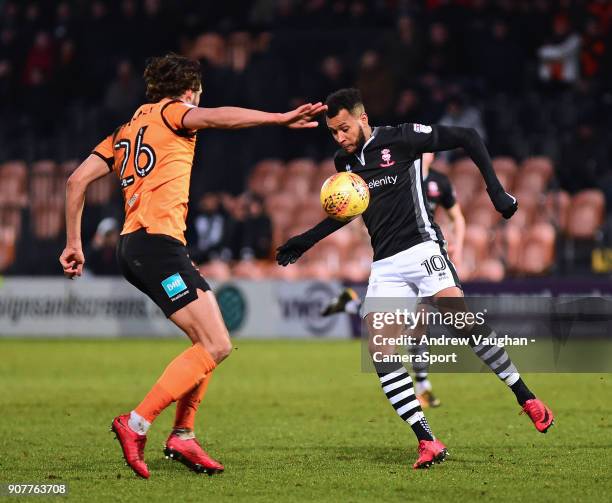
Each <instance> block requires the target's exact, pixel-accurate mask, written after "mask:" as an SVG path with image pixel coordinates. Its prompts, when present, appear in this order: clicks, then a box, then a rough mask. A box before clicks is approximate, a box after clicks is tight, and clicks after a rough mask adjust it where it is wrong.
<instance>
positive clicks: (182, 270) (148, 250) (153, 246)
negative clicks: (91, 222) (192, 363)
mask: <svg viewBox="0 0 612 503" xmlns="http://www.w3.org/2000/svg"><path fill="white" fill-rule="evenodd" d="M117 262H118V263H119V268H120V269H121V272H122V273H123V275H124V276H125V279H127V280H128V281H129V282H130V283H131V284H132V285H134V286H135V287H136V288H138V289H139V290H140V291H141V292H143V293H146V294H147V295H148V296H149V297H150V298H151V300H153V302H155V304H157V305H158V306H159V308H160V309H161V310H162V311H163V312H164V314H165V315H166V317H170V316H171V315H172V314H174V313H175V312H176V311H178V310H179V309H181V308H183V307H185V306H186V305H187V304H189V303H190V302H193V301H194V300H196V299H197V298H198V292H197V290H198V289H200V290H202V291H203V292H206V291H207V290H210V286H209V285H208V283H207V282H206V280H205V279H204V278H203V277H202V276H200V273H199V271H198V270H197V269H196V268H195V266H194V265H193V264H192V262H191V259H190V258H189V254H188V253H187V248H186V247H185V246H184V245H183V243H181V242H180V241H178V240H177V239H174V238H172V237H170V236H166V235H164V234H148V233H147V232H146V231H145V230H144V229H139V230H137V231H135V232H131V233H129V234H124V235H123V236H121V237H120V238H119V244H118V245H117Z"/></svg>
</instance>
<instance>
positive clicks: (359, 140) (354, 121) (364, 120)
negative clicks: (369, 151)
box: [325, 109, 368, 154]
mask: <svg viewBox="0 0 612 503" xmlns="http://www.w3.org/2000/svg"><path fill="white" fill-rule="evenodd" d="M325 120H326V121H327V127H328V128H329V130H330V132H331V134H332V136H333V137H334V140H336V143H338V145H340V146H341V147H342V148H343V149H344V150H345V151H346V152H347V153H349V154H354V153H355V152H357V150H359V149H360V148H361V147H362V146H363V144H364V143H365V133H364V127H365V126H367V124H368V116H367V115H366V114H365V113H362V114H359V115H357V116H355V115H353V114H351V113H350V112H349V111H348V110H346V109H342V110H340V112H338V115H336V116H335V117H331V118H330V117H326V119H325Z"/></svg>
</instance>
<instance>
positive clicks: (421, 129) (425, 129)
mask: <svg viewBox="0 0 612 503" xmlns="http://www.w3.org/2000/svg"><path fill="white" fill-rule="evenodd" d="M412 127H413V129H414V132H415V133H427V134H429V133H431V126H424V125H423V124H413V125H412Z"/></svg>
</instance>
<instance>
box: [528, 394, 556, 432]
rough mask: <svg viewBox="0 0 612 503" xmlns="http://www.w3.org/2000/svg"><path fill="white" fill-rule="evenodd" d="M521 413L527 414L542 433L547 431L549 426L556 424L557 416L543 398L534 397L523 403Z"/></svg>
mask: <svg viewBox="0 0 612 503" xmlns="http://www.w3.org/2000/svg"><path fill="white" fill-rule="evenodd" d="M520 413H521V414H527V415H528V416H529V418H530V419H531V420H532V421H533V424H534V426H535V427H536V429H537V430H538V431H539V432H540V433H546V432H547V431H548V428H550V427H551V426H552V425H553V424H555V416H554V415H553V413H552V410H550V409H549V408H548V407H546V405H544V402H542V400H538V399H537V398H532V399H531V400H527V401H526V402H525V405H523V410H522V411H521V412H520Z"/></svg>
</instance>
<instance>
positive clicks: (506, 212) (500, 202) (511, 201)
mask: <svg viewBox="0 0 612 503" xmlns="http://www.w3.org/2000/svg"><path fill="white" fill-rule="evenodd" d="M487 192H488V193H489V197H490V198H491V202H492V203H493V206H495V209H496V210H497V211H498V212H499V213H501V215H502V217H504V218H505V219H506V220H507V219H508V218H510V217H511V216H512V215H514V214H515V213H516V210H517V209H518V202H517V200H516V197H514V196H512V195H510V194H508V193H507V192H506V191H504V189H503V188H501V187H499V188H497V189H495V190H490V189H487Z"/></svg>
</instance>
